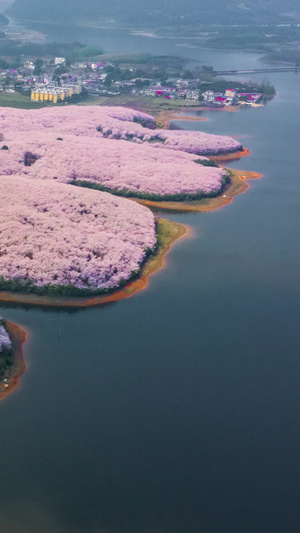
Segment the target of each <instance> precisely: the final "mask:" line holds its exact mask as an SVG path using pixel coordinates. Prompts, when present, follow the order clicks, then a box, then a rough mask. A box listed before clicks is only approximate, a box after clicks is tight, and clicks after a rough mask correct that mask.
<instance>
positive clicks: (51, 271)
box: [0, 176, 156, 333]
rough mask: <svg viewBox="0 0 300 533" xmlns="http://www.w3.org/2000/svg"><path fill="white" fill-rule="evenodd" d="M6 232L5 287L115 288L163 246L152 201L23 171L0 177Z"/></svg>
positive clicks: (1, 278)
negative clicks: (144, 203)
mask: <svg viewBox="0 0 300 533" xmlns="http://www.w3.org/2000/svg"><path fill="white" fill-rule="evenodd" d="M0 232H1V241H0V285H1V286H2V288H3V286H5V283H6V284H8V285H7V287H8V288H17V289H19V288H20V284H21V286H24V284H27V285H26V287H27V288H31V289H34V288H45V287H46V288H47V287H49V286H53V285H55V286H59V287H69V286H72V287H75V288H77V289H88V290H89V291H103V290H104V291H105V290H110V289H113V288H117V287H118V286H120V285H121V284H122V283H123V282H124V281H127V280H129V279H130V278H131V277H132V275H133V274H135V273H137V272H138V271H139V269H140V266H141V263H142V262H143V261H144V259H145V257H146V255H147V253H148V252H149V251H152V250H153V249H154V248H155V246H156V232H155V221H154V216H153V214H152V212H151V211H150V210H149V209H147V208H146V207H144V206H141V205H139V204H137V203H135V202H131V201H130V200H126V199H123V198H117V197H115V196H113V195H111V194H107V193H105V192H96V191H91V190H87V189H77V188H76V187H70V186H69V185H65V184H62V183H55V182H51V181H42V180H36V181H35V180H29V179H26V178H25V177H23V176H22V177H18V176H14V177H13V179H12V178H11V177H7V176H2V177H1V179H0ZM9 283H11V285H9ZM18 283H19V285H18ZM22 284H23V285H22ZM2 333H3V332H2Z"/></svg>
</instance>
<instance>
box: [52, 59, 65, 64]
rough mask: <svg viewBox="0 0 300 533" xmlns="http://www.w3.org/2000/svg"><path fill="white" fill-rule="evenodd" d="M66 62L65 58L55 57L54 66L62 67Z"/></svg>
mask: <svg viewBox="0 0 300 533" xmlns="http://www.w3.org/2000/svg"><path fill="white" fill-rule="evenodd" d="M65 61H66V58H65V57H56V58H55V59H54V65H62V64H63V63H64V62H65Z"/></svg>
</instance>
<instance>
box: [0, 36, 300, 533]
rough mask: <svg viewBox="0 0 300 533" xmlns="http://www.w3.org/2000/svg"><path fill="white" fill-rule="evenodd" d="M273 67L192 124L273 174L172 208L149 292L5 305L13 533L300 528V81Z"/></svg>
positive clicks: (3, 527) (242, 164) (4, 473)
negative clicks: (181, 231)
mask: <svg viewBox="0 0 300 533" xmlns="http://www.w3.org/2000/svg"><path fill="white" fill-rule="evenodd" d="M110 35H111V42H110V43H109V42H106V43H105V48H106V49H107V50H113V51H117V50H116V47H117V45H116V40H118V39H119V41H118V43H119V44H118V46H119V48H121V46H120V43H122V42H123V41H122V38H121V37H120V35H118V36H116V38H115V39H113V35H114V33H113V32H111V34H110ZM115 35H116V34H115ZM81 37H82V38H81ZM77 38H78V40H82V41H84V35H83V36H81V35H79V36H77ZM127 39H128V42H130V43H131V44H130V46H132V47H133V46H134V42H136V41H135V39H136V38H135V37H134V36H130V37H128V36H127ZM128 42H127V41H126V39H125V40H124V46H123V51H127V49H129V48H130V46H129V44H128ZM126 43H127V44H126ZM138 43H139V50H142V51H143V50H145V51H150V50H151V51H152V52H153V51H154V50H153V46H155V47H156V48H155V51H156V52H157V53H169V52H170V51H171V50H172V51H173V53H174V50H176V51H177V49H178V50H183V47H176V48H175V45H176V42H175V40H174V41H173V42H172V43H170V45H168V44H166V43H167V41H164V44H163V45H161V48H159V46H158V44H157V40H155V39H147V38H145V37H143V38H142V37H139V38H138ZM141 43H144V45H142V44H141ZM180 43H181V41H179V44H180ZM99 44H102V43H101V41H100V40H99ZM177 44H178V43H177ZM109 46H110V48H109ZM190 50H191V51H192V54H191V57H196V56H195V55H194V54H196V52H195V49H190ZM118 51H120V50H118ZM186 51H188V49H186ZM182 53H183V52H182ZM198 53H199V54H200V53H201V58H202V60H203V62H204V63H206V64H212V65H213V66H215V67H218V66H220V65H222V67H224V68H225V67H228V68H229V67H231V68H235V67H239V66H241V65H243V66H244V67H247V66H250V65H251V66H253V65H255V64H256V63H257V56H256V55H254V54H245V53H237V52H234V53H225V52H224V53H217V52H211V51H201V52H200V51H198ZM268 78H269V79H270V80H271V81H272V82H273V83H275V85H276V87H277V93H278V94H277V97H276V98H275V99H274V100H273V101H272V102H270V103H268V105H266V106H265V107H262V108H259V109H247V110H245V111H241V112H239V113H226V112H211V113H209V112H207V113H205V115H206V116H207V117H208V119H209V120H208V121H207V122H199V123H195V122H186V123H184V124H181V125H182V126H184V127H187V128H191V129H198V128H199V129H203V130H205V131H208V132H214V133H220V134H228V135H238V136H240V135H242V136H243V144H244V145H245V146H246V147H247V148H250V149H251V156H250V157H248V158H243V159H242V160H240V161H239V162H235V163H232V166H234V167H236V168H243V169H246V170H253V171H257V172H261V173H263V174H264V177H263V179H260V180H255V181H252V182H251V183H250V189H249V190H248V191H247V192H246V193H245V194H243V195H240V196H238V197H236V198H235V199H234V201H233V203H232V204H231V205H229V206H227V207H225V208H222V209H220V210H219V211H215V212H212V213H195V214H181V215H177V214H176V215H175V214H173V215H170V214H168V215H167V216H168V217H169V218H172V219H173V220H177V221H179V222H183V223H187V224H190V225H191V226H192V227H193V229H194V234H195V235H194V238H193V239H192V240H184V241H181V242H180V243H179V244H177V245H176V246H175V247H174V248H173V249H172V250H171V252H170V253H169V255H168V265H167V268H166V269H164V270H161V271H159V272H158V273H156V274H155V275H154V276H153V277H152V278H151V280H150V286H149V288H148V289H147V290H146V291H143V292H141V293H139V294H137V295H135V296H134V297H132V298H130V299H128V300H123V301H121V302H118V303H115V304H111V305H107V306H103V307H98V308H90V309H86V310H80V311H77V312H67V311H57V310H41V309H37V308H27V309H26V308H22V307H17V306H16V307H6V306H5V305H1V307H0V314H1V315H4V316H6V317H7V318H9V319H10V320H12V321H15V322H18V323H20V324H22V325H24V326H26V327H27V328H28V329H29V331H30V337H29V340H28V342H27V343H26V345H25V357H26V363H27V365H28V368H27V372H26V374H25V375H24V376H23V378H22V379H21V385H20V387H19V389H18V390H17V391H16V392H15V393H14V394H12V395H11V396H9V397H8V398H7V399H6V400H5V401H3V402H2V403H1V404H0V432H1V439H0V472H1V486H2V490H1V501H0V531H1V533H8V532H9V533H50V532H51V533H53V532H55V533H56V532H59V533H73V532H74V533H79V532H80V533H95V532H97V533H98V532H99V533H199V532H201V533H248V532H249V533H254V532H255V533H266V532H272V533H277V532H278V533H279V532H280V533H281V532H282V533H286V532H297V531H299V528H300V506H299V496H300V423H299V413H300V349H299V348H300V342H299V323H300V306H299V297H300V279H299V262H300V245H299V229H300V227H299V226H300V223H299V215H300V172H299V163H300V156H299V140H298V134H299V123H300V109H299V82H300V76H299V75H295V74H293V73H289V74H280V75H279V74H272V75H268Z"/></svg>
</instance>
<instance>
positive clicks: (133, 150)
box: [0, 130, 226, 197]
mask: <svg viewBox="0 0 300 533" xmlns="http://www.w3.org/2000/svg"><path fill="white" fill-rule="evenodd" d="M57 135H58V134H57V133H55V132H53V131H52V130H51V131H49V132H46V133H45V132H44V131H43V132H42V133H40V134H39V135H37V133H36V132H35V131H33V132H32V133H31V134H30V135H28V133H26V132H20V133H19V132H5V141H3V142H5V146H7V148H8V150H0V175H13V174H18V175H24V176H26V177H27V178H34V179H56V180H57V181H58V182H62V183H69V182H70V181H72V180H74V179H77V180H81V181H87V182H91V183H96V184H98V185H101V186H104V187H106V188H107V189H109V190H117V191H123V190H127V191H131V192H133V193H136V194H154V195H158V196H159V197H160V196H164V195H176V194H189V195H195V194H199V193H203V194H204V195H208V194H212V193H218V192H219V191H220V189H221V187H222V184H223V180H224V178H225V176H226V172H225V171H224V170H223V169H221V168H213V167H205V166H203V165H199V164H196V163H195V162H194V160H195V156H194V155H192V154H188V153H185V152H180V151H177V152H175V151H173V150H168V149H161V150H156V149H155V148H153V147H152V146H151V145H145V144H142V145H141V144H135V143H129V142H126V141H117V140H114V139H104V138H93V137H80V138H79V137H76V136H75V135H64V136H63V137H60V138H57ZM26 154H27V155H28V154H31V156H30V157H31V158H33V159H31V161H29V162H28V161H27V160H26ZM202 159H206V158H202ZM30 163H32V164H30Z"/></svg>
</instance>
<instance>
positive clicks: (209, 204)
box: [136, 169, 262, 212]
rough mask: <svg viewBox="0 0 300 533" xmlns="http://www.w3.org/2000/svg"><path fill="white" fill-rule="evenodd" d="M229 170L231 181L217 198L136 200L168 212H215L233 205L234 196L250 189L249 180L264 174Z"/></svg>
mask: <svg viewBox="0 0 300 533" xmlns="http://www.w3.org/2000/svg"><path fill="white" fill-rule="evenodd" d="M229 170H230V174H231V181H230V183H229V184H228V186H227V187H226V188H225V189H224V191H223V194H221V195H220V196H216V197H215V198H204V199H203V200H196V201H194V202H152V201H150V200H140V199H136V202H139V203H141V204H143V205H146V206H148V207H150V208H151V207H158V208H160V209H162V210H167V211H185V212H188V211H198V212H209V211H214V210H215V209H219V208H220V207H223V206H224V205H227V204H229V203H231V202H232V200H233V198H234V196H237V195H238V194H242V193H243V192H245V191H246V190H247V189H248V188H249V185H248V183H247V180H250V179H257V178H261V177H262V174H258V173H257V172H248V171H244V170H233V169H229Z"/></svg>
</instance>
